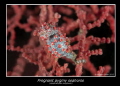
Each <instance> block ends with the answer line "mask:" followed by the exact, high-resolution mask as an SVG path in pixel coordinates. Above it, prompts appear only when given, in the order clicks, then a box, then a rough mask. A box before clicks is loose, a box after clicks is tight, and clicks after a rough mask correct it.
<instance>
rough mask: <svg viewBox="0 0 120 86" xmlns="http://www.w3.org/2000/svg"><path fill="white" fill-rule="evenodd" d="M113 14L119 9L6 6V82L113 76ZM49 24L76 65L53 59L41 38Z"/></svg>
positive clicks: (92, 6)
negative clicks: (14, 78) (30, 78)
mask: <svg viewBox="0 0 120 86" xmlns="http://www.w3.org/2000/svg"><path fill="white" fill-rule="evenodd" d="M114 11H115V6H114V5H110V6H99V5H90V6H87V5H60V6H59V5H39V6H38V5H36V6H34V5H7V76H91V75H92V76H106V75H110V74H111V73H112V74H113V75H114V58H115V57H114V42H115V19H114V15H115V12H114ZM45 22H47V23H49V24H53V25H55V26H56V27H54V30H58V31H59V32H60V33H62V34H63V35H61V37H65V38H66V37H67V38H66V45H69V44H70V46H69V47H68V50H66V52H71V51H72V52H74V53H75V54H74V55H75V62H71V61H70V59H68V58H66V57H61V58H58V56H56V54H55V53H54V54H52V53H51V51H50V50H49V49H48V47H50V46H51V45H47V43H46V41H45V40H47V39H46V38H41V37H40V34H39V32H40V31H41V30H42V29H40V27H41V25H43V26H45V25H46V23H45ZM46 29H49V27H46ZM60 41H61V42H62V41H63V39H60ZM56 42H58V40H54V43H56ZM58 47H59V48H61V45H60V44H59V45H58ZM55 50H56V49H54V51H55ZM62 50H63V51H65V50H64V49H62ZM56 53H57V52H56ZM59 56H60V55H59ZM98 68H99V70H98ZM97 70H98V71H97ZM89 72H90V73H89Z"/></svg>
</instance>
